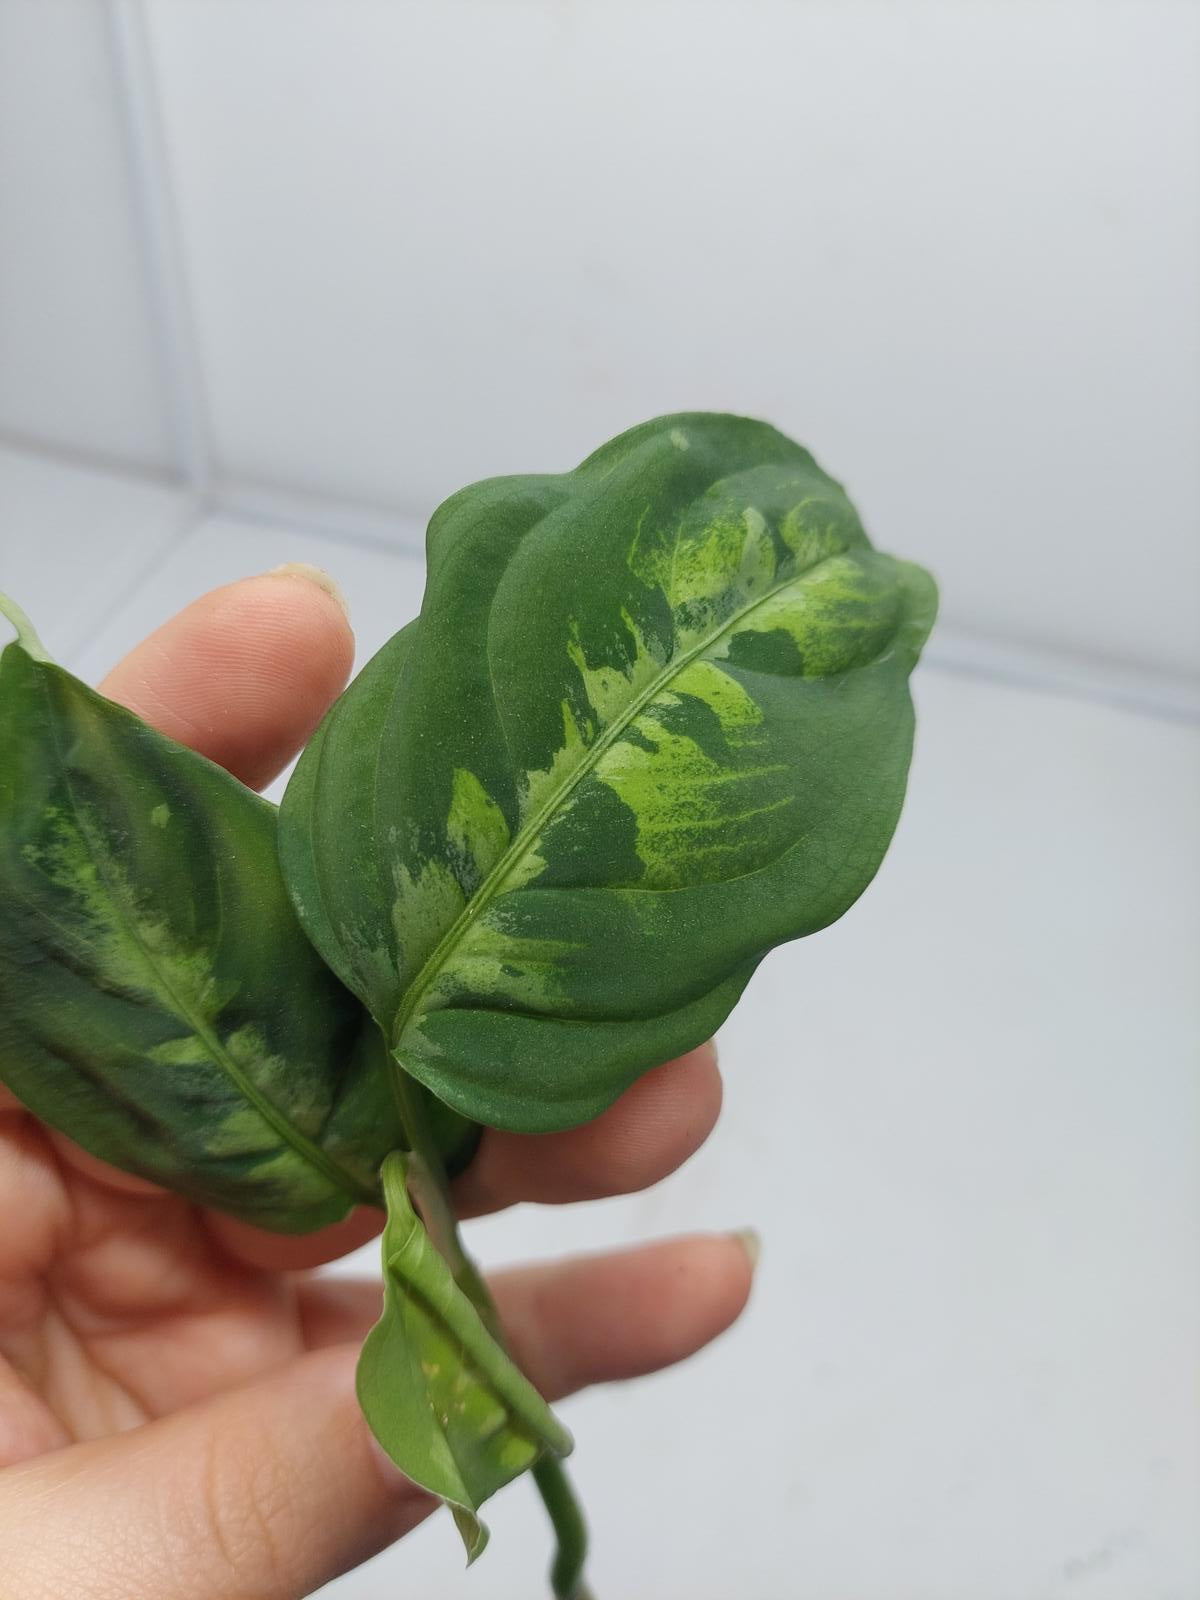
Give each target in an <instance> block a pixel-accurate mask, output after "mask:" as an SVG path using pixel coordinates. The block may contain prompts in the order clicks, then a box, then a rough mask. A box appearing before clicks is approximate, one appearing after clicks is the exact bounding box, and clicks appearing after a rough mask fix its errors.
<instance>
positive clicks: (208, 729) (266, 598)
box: [100, 568, 354, 788]
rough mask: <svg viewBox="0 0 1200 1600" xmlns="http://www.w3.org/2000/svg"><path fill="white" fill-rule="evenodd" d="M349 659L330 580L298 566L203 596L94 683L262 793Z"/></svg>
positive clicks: (343, 675) (303, 737)
mask: <svg viewBox="0 0 1200 1600" xmlns="http://www.w3.org/2000/svg"><path fill="white" fill-rule="evenodd" d="M326 585H328V587H327V586H326ZM353 660H354V636H353V634H352V633H351V632H350V625H349V623H348V622H347V620H346V614H345V611H344V610H343V608H342V605H341V603H340V601H339V600H338V599H337V598H336V595H335V592H334V591H333V589H332V584H331V582H330V580H328V579H326V578H325V577H324V575H323V574H320V573H317V571H316V569H315V568H296V569H294V570H287V571H281V572H279V573H267V574H265V575H264V576H263V577H259V578H244V579H242V580H241V582H239V583H230V584H226V586H225V587H224V588H221V589H214V590H213V591H212V592H211V593H210V594H206V595H203V596H201V598H200V599H199V600H195V601H193V602H192V604H191V605H190V606H188V607H186V609H185V610H183V611H181V612H180V613H179V615H178V616H176V617H172V619H171V620H170V622H166V623H164V624H163V626H162V627H161V628H159V629H158V630H157V631H156V632H154V633H152V634H151V635H150V637H149V638H148V639H146V640H145V641H144V642H143V643H142V644H140V645H138V646H137V648H136V649H134V650H132V651H131V652H130V654H129V655H127V656H126V657H125V659H124V661H122V662H121V663H120V665H119V666H117V667H114V669H113V670H112V672H110V673H109V675H108V677H107V678H106V679H105V680H104V682H103V683H102V684H101V686H100V687H101V692H102V693H104V694H106V695H108V696H109V698H110V699H113V700H117V701H119V702H120V703H121V704H122V705H124V706H128V707H129V709H130V710H131V711H135V712H137V714H138V715H139V716H140V717H142V718H144V720H145V721H146V722H149V723H150V724H151V725H152V726H153V727H155V728H157V729H158V730H159V731H160V732H161V733H165V734H167V735H168V736H169V737H170V738H172V739H176V740H178V741H179V742H180V743H181V744H186V745H190V746H191V748H192V749H193V750H198V751H199V752H200V753H201V754H202V755H206V756H208V757H209V758H210V759H211V760H213V761H217V762H219V763H220V764H221V765H222V766H223V767H228V769H229V770H230V772H232V773H234V774H235V775H236V776H237V777H239V778H240V779H241V780H242V782H243V783H248V784H250V785H251V786H252V787H254V788H261V787H262V785H263V784H266V783H269V782H270V780H271V779H272V778H273V777H275V776H276V774H277V773H278V772H280V771H281V769H282V768H283V767H284V766H285V765H286V764H287V762H288V761H289V760H290V759H291V758H292V756H294V755H295V754H296V752H297V750H299V749H300V748H301V746H302V745H303V744H304V743H305V742H306V741H307V739H308V736H309V735H310V734H311V733H312V730H313V729H314V728H315V727H316V725H317V723H318V722H319V721H320V719H321V717H322V716H323V715H324V713H325V711H326V710H327V709H328V707H329V705H330V703H331V702H332V701H333V699H334V698H335V696H336V695H337V694H338V693H339V691H340V690H341V688H342V686H343V685H344V684H345V682H346V679H347V677H348V676H349V673H350V667H351V665H352V663H353Z"/></svg>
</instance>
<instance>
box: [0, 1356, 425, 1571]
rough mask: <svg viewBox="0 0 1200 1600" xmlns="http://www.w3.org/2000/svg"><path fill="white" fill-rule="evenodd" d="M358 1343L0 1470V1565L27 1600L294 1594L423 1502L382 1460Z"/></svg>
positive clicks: (355, 1556) (415, 1514)
mask: <svg viewBox="0 0 1200 1600" xmlns="http://www.w3.org/2000/svg"><path fill="white" fill-rule="evenodd" d="M356 1356H357V1351H356V1350H355V1349H354V1348H353V1347H347V1346H341V1347H338V1348H333V1349H328V1350H323V1351H319V1352H317V1353H315V1354H312V1355H308V1356H304V1357H302V1358H300V1359H299V1360H296V1361H292V1362H290V1363H289V1364H288V1365H287V1366H286V1367H284V1368H283V1369H281V1370H280V1371H279V1372H277V1373H276V1374H274V1375H273V1376H272V1377H270V1378H268V1379H264V1380H262V1381H260V1382H258V1383H255V1384H253V1385H250V1386H248V1387H245V1388H241V1389H235V1390H232V1391H230V1392H229V1393H228V1394H225V1395H223V1396H221V1397H220V1398H219V1399H216V1400H212V1401H208V1402H205V1403H204V1404H201V1405H196V1406H191V1407H189V1408H188V1409H186V1410H184V1411H179V1412H176V1413H175V1414H174V1415H173V1416H170V1417H166V1418H163V1419H161V1420H160V1421H157V1422H151V1423H148V1424H146V1425H145V1426H143V1427H140V1428H138V1429H136V1430H134V1431H133V1432H130V1433H124V1434H117V1435H115V1436H113V1437H110V1438H108V1439H105V1440H101V1441H97V1442H94V1443H89V1444H83V1445H74V1446H71V1447H69V1448H67V1449H63V1450H57V1451H54V1452H53V1453H52V1454H50V1455H46V1456H42V1457H41V1458H40V1459H39V1460H37V1461H35V1462H31V1463H29V1464H27V1465H24V1466H19V1467H11V1468H9V1469H8V1470H7V1471H6V1472H3V1473H0V1571H3V1573H4V1585H3V1587H4V1592H5V1593H6V1594H12V1595H21V1596H23V1597H24V1600H57V1597H58V1596H61V1595H65V1594H71V1595H75V1596H78V1597H79V1600H91V1597H95V1600H99V1597H100V1596H108V1595H115V1594H121V1595H129V1596H147V1597H148V1596H151V1595H153V1596H154V1597H155V1600H195V1597H196V1596H197V1595H203V1596H204V1597H205V1600H245V1597H246V1596H247V1595H253V1596H255V1600H298V1597H300V1596H302V1595H307V1594H309V1593H311V1592H312V1591H313V1590H314V1589H318V1588H320V1586H321V1585H322V1584H324V1583H326V1582H328V1581H329V1580H330V1579H331V1578H333V1577H335V1576H337V1575H338V1574H339V1573H341V1572H345V1571H347V1570H348V1569H349V1568H351V1567H353V1566H357V1565H358V1563H359V1562H361V1561H365V1560H366V1559H367V1557H368V1556H370V1555H372V1554H374V1553H375V1551H377V1550H379V1549H382V1548H383V1547H384V1546H385V1545H387V1544H390V1543H391V1542H392V1541H393V1540H394V1539H396V1538H398V1537H399V1536H400V1535H401V1534H402V1533H405V1532H407V1530H408V1529H409V1528H411V1527H412V1526H413V1525H414V1524H415V1523H416V1522H418V1521H420V1520H421V1518H422V1517H424V1516H425V1515H427V1513H428V1512H429V1510H431V1509H432V1502H431V1501H430V1499H429V1498H428V1496H426V1495H425V1494H423V1493H422V1492H421V1491H419V1490H418V1489H416V1488H414V1487H413V1485H412V1484H410V1483H408V1482H406V1481H404V1480H399V1479H398V1478H397V1477H396V1475H395V1474H394V1473H393V1472H391V1471H390V1469H385V1467H384V1466H383V1465H382V1464H381V1462H380V1459H379V1457H378V1455H377V1454H376V1452H375V1450H374V1449H373V1447H372V1445H371V1442H370V1438H369V1435H368V1432H367V1428H366V1424H365V1423H364V1422H363V1419H362V1415H361V1413H360V1411H359V1408H358V1402H357V1400H356V1398H355V1394H354V1365H355V1359H356Z"/></svg>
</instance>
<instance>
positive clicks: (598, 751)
mask: <svg viewBox="0 0 1200 1600" xmlns="http://www.w3.org/2000/svg"><path fill="white" fill-rule="evenodd" d="M845 554H846V551H845V550H844V549H843V550H837V551H834V552H833V553H832V554H830V555H828V556H824V557H822V559H821V560H820V561H816V562H814V563H813V565H812V566H811V567H805V569H804V571H803V572H798V573H796V572H794V573H792V574H791V576H790V577H788V578H785V579H784V581H783V582H782V583H776V584H773V585H772V587H771V588H769V589H766V590H764V591H763V593H762V594H760V595H759V596H758V597H757V599H755V600H752V601H750V602H749V603H748V604H747V605H744V606H742V607H741V609H740V610H738V611H735V612H734V613H733V614H732V615H731V616H730V617H728V618H727V619H726V621H725V622H723V623H722V624H721V626H720V627H719V628H717V629H716V630H715V632H713V633H711V634H709V635H707V636H706V637H705V638H704V639H703V640H701V641H700V643H698V644H697V645H695V646H694V647H693V648H692V649H691V650H689V651H686V652H685V653H684V654H683V655H682V656H672V658H671V660H670V661H669V662H668V663H667V665H666V666H665V667H664V668H663V670H662V671H661V672H660V673H659V674H658V675H657V676H656V677H655V678H653V679H652V680H651V681H650V683H649V684H647V686H646V687H645V689H643V690H642V691H641V693H640V694H637V695H635V696H634V697H633V699H632V700H631V701H630V703H629V705H628V707H627V708H626V709H625V710H624V711H623V712H622V713H621V715H620V716H618V717H615V718H614V719H613V721H612V722H611V723H609V725H608V727H607V728H605V730H604V732H603V733H602V734H601V735H600V737H599V738H598V739H597V740H596V742H595V744H594V745H592V746H591V748H590V749H589V750H588V751H587V753H586V754H585V755H584V756H583V758H582V759H581V760H580V762H579V765H578V766H577V767H575V768H574V770H573V771H572V772H571V774H570V776H569V777H568V778H567V779H566V780H565V782H563V783H562V784H561V785H560V786H559V788H558V789H556V790H555V791H554V792H553V794H552V795H551V796H550V797H549V799H547V800H546V801H545V802H544V803H543V804H542V805H541V806H540V807H539V808H538V810H537V811H536V812H534V814H533V815H532V816H531V817H530V819H529V821H528V822H526V823H525V825H524V826H523V827H522V828H521V829H520V830H519V831H518V833H517V834H516V836H515V838H514V839H513V841H512V843H511V844H510V845H509V847H508V849H507V850H506V851H505V852H504V854H503V855H502V856H501V857H500V858H499V860H498V861H497V862H496V864H495V866H494V867H493V868H492V869H491V871H490V872H489V873H488V874H487V876H486V877H485V878H484V880H483V882H482V883H481V884H480V885H479V888H478V889H476V891H475V893H474V894H473V895H472V896H471V899H470V900H469V901H468V902H467V904H466V905H465V906H464V907H463V909H462V911H461V912H460V913H459V914H458V916H457V917H456V918H455V919H454V921H453V922H452V923H451V924H450V926H449V928H447V930H446V932H445V933H444V934H443V935H442V937H441V939H439V940H438V942H437V944H436V945H435V946H434V948H433V950H432V951H431V953H430V955H429V956H428V958H427V959H426V961H425V964H424V966H422V968H421V970H420V972H418V973H417V976H416V978H415V979H414V980H413V982H412V985H411V986H410V988H409V989H408V992H407V994H406V995H405V997H404V1001H403V1003H402V1004H401V1006H400V1009H399V1011H398V1012H397V1013H396V1021H395V1024H394V1026H393V1029H392V1049H393V1050H399V1048H400V1044H401V1041H402V1040H403V1037H404V1031H405V1029H406V1028H407V1027H408V1024H409V1023H410V1022H411V1021H412V1018H413V1015H414V1013H415V1012H416V1010H417V1008H418V1006H419V1004H420V1001H421V999H422V998H423V996H424V993H425V991H426V989H427V988H428V987H429V985H430V983H431V982H432V981H433V979H434V978H435V977H436V976H437V974H438V972H439V971H440V970H441V968H442V967H443V966H444V965H445V964H446V961H447V960H448V959H449V957H451V956H452V955H453V954H454V951H455V950H456V949H457V947H458V944H459V941H460V940H461V939H462V938H463V937H464V935H465V934H466V932H467V930H468V929H469V928H470V927H471V925H472V923H473V922H475V920H476V919H477V918H478V916H479V915H480V913H481V911H482V910H483V909H484V908H485V907H486V906H487V905H488V903H489V902H490V901H491V899H492V898H493V897H494V896H495V895H496V894H497V893H498V892H499V891H500V889H501V888H502V886H503V880H504V879H505V878H506V877H507V876H508V875H509V873H510V872H511V871H512V870H513V868H514V867H515V866H516V865H517V864H518V862H519V861H520V860H521V857H522V856H523V855H524V853H525V851H526V849H527V848H528V846H529V844H530V842H531V841H532V840H533V839H534V838H536V837H537V834H538V833H539V831H540V830H541V828H542V827H543V826H544V825H545V823H546V820H547V818H549V817H550V816H551V815H552V814H553V813H554V812H555V811H557V810H558V808H559V807H560V806H561V805H562V803H563V802H564V801H565V800H566V799H567V797H568V796H569V795H570V794H571V792H572V791H573V790H574V789H575V788H576V787H577V786H578V785H579V784H580V783H581V782H582V781H583V779H584V778H586V777H587V776H588V775H589V774H590V773H591V772H593V771H594V770H595V768H596V767H597V766H598V765H599V762H600V759H601V757H602V756H603V755H604V754H605V752H606V751H607V750H608V749H609V748H610V746H612V745H613V744H615V743H616V741H617V739H618V738H619V737H620V736H621V734H622V733H624V731H625V729H626V728H627V727H628V726H629V724H630V723H631V722H633V721H634V720H635V718H637V717H638V716H640V715H641V713H642V712H643V711H644V710H645V708H646V706H648V705H649V704H650V702H651V701H652V700H653V699H654V698H655V696H656V695H658V694H659V693H660V691H661V690H662V689H663V687H664V685H666V684H667V683H669V681H670V680H671V679H672V678H674V677H678V675H679V674H680V673H681V672H683V671H684V670H685V669H686V668H687V667H689V666H691V664H692V662H693V661H697V660H699V659H700V657H701V656H703V655H704V654H705V653H706V652H707V651H708V650H711V649H712V647H713V645H715V644H717V643H718V642H719V641H720V640H721V639H722V638H723V637H724V636H725V635H726V634H727V633H729V632H730V631H731V630H732V629H733V628H735V627H736V626H737V625H738V624H739V623H740V622H741V621H742V620H743V619H744V618H745V617H748V616H749V615H750V614H751V613H752V612H754V611H756V610H757V609H758V607H759V606H761V605H765V604H766V603H767V601H768V600H773V599H774V598H775V596H776V595H777V594H782V593H783V591H784V590H785V589H790V588H791V587H792V586H793V585H794V584H798V583H802V582H804V580H805V579H806V578H811V577H812V575H813V574H814V573H815V572H819V571H820V569H821V568H822V567H823V566H825V565H826V564H827V563H828V562H830V561H836V560H839V559H840V558H841V557H842V556H844V555H845ZM484 648H485V649H486V648H487V646H486V644H485V646H484ZM489 659H490V658H489Z"/></svg>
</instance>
